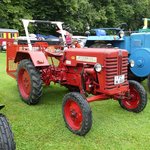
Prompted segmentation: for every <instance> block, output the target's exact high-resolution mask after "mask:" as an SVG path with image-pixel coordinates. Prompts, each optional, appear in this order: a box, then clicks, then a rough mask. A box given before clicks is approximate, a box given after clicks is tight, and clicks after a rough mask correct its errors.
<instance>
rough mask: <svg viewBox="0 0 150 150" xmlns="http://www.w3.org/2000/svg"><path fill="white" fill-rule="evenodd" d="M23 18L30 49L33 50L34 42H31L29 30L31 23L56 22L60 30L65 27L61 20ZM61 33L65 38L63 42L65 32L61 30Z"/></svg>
mask: <svg viewBox="0 0 150 150" xmlns="http://www.w3.org/2000/svg"><path fill="white" fill-rule="evenodd" d="M21 20H22V23H23V26H24V29H25V34H26V37H27V43H28V47H29V50H30V51H32V44H31V40H30V38H29V31H28V26H29V23H50V24H55V25H56V26H57V27H58V28H59V30H63V27H62V24H63V22H60V21H47V20H46V21H45V20H29V19H21ZM61 35H62V39H63V42H64V43H65V42H66V41H65V35H64V33H63V32H61Z"/></svg>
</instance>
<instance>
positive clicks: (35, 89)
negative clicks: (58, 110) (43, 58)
mask: <svg viewBox="0 0 150 150" xmlns="http://www.w3.org/2000/svg"><path fill="white" fill-rule="evenodd" d="M17 85H18V90H19V93H20V96H21V98H22V100H23V101H24V102H26V103H27V104H32V105H33V104H37V103H38V102H39V99H40V97H41V95H42V80H41V78H40V73H39V72H38V71H37V70H36V68H35V67H34V65H33V63H32V62H31V61H30V60H28V59H24V60H22V61H21V62H20V63H19V65H18V69H17Z"/></svg>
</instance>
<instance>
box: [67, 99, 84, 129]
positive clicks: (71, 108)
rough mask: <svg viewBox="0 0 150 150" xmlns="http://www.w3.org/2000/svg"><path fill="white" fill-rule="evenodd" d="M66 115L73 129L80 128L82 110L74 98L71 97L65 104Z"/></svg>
mask: <svg viewBox="0 0 150 150" xmlns="http://www.w3.org/2000/svg"><path fill="white" fill-rule="evenodd" d="M64 115H65V118H66V121H67V123H68V124H69V126H70V127H71V128H72V129H73V130H79V129H80V128H81V125H82V119H83V117H82V111H81V108H80V106H79V105H78V104H77V102H75V101H74V100H72V99H69V100H68V101H67V102H66V104H65V106H64Z"/></svg>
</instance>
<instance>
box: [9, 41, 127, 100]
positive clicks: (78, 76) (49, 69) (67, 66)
mask: <svg viewBox="0 0 150 150" xmlns="http://www.w3.org/2000/svg"><path fill="white" fill-rule="evenodd" d="M32 47H33V51H29V49H28V46H27V45H13V44H11V45H10V46H9V47H8V53H7V72H8V74H10V75H11V76H14V77H15V75H14V74H15V72H16V69H12V68H11V67H10V64H9V61H10V60H12V61H14V62H15V63H16V65H17V63H19V62H20V61H21V60H22V59H31V60H32V62H33V64H34V66H35V67H37V68H38V69H39V70H40V72H41V79H42V80H43V82H44V83H45V84H46V85H50V84H51V82H54V83H59V84H60V85H62V86H67V85H71V86H75V87H79V89H80V92H81V93H82V94H86V92H87V93H89V94H93V95H94V96H93V97H90V98H87V100H88V102H92V101H96V100H102V99H108V98H109V97H111V98H112V97H119V95H121V96H123V95H125V93H126V92H128V88H129V87H128V81H127V71H128V68H127V66H128V53H127V51H125V50H122V56H119V50H118V49H113V48H112V49H110V48H100V49H99V48H70V49H68V50H65V51H61V50H60V51H57V50H58V48H59V46H57V48H56V47H53V50H52V51H50V49H49V48H48V45H47V43H45V42H37V43H35V44H33V45H32ZM82 57H84V58H85V59H84V60H82V59H81V58H82ZM120 57H122V58H120ZM77 58H80V59H77ZM86 58H87V59H86ZM54 59H57V61H58V63H57V64H56V63H55V60H54ZM48 60H49V61H48ZM15 63H13V65H14V64H15ZM96 63H99V64H101V65H102V66H103V67H102V71H101V72H99V73H97V72H96V71H95V70H94V65H95V64H96ZM120 74H124V75H125V82H124V83H122V84H118V85H115V84H114V76H118V75H120Z"/></svg>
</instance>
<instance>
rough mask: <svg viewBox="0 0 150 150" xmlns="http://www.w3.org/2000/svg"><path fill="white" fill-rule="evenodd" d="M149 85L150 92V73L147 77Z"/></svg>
mask: <svg viewBox="0 0 150 150" xmlns="http://www.w3.org/2000/svg"><path fill="white" fill-rule="evenodd" d="M147 86H148V90H149V92H150V75H149V76H148V78H147Z"/></svg>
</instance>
